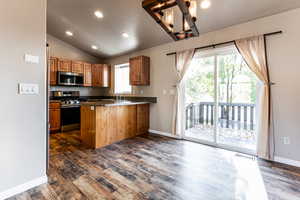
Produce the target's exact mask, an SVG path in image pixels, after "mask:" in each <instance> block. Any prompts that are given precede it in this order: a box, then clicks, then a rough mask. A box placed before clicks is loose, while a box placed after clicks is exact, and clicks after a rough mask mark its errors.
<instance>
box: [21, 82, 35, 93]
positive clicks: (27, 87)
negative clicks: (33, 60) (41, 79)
mask: <svg viewBox="0 0 300 200" xmlns="http://www.w3.org/2000/svg"><path fill="white" fill-rule="evenodd" d="M19 94H22V95H36V94H39V85H38V84H29V83H19Z"/></svg>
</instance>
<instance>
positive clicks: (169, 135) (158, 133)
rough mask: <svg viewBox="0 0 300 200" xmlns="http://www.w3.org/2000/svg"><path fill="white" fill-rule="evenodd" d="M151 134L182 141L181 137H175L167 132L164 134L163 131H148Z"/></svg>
mask: <svg viewBox="0 0 300 200" xmlns="http://www.w3.org/2000/svg"><path fill="white" fill-rule="evenodd" d="M148 132H149V133H152V134H156V135H162V136H166V137H170V138H176V139H181V138H180V137H178V136H176V135H173V134H172V133H166V132H162V131H156V130H151V129H149V130H148Z"/></svg>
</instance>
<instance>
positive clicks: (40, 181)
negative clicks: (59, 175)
mask: <svg viewBox="0 0 300 200" xmlns="http://www.w3.org/2000/svg"><path fill="white" fill-rule="evenodd" d="M47 182H48V178H47V176H42V177H40V178H37V179H34V180H31V181H29V182H27V183H23V184H21V185H18V186H16V187H13V188H10V189H8V190H6V191H3V192H0V200H3V199H6V198H9V197H12V196H14V195H17V194H19V193H22V192H25V191H27V190H29V189H31V188H34V187H36V186H39V185H41V184H44V183H47Z"/></svg>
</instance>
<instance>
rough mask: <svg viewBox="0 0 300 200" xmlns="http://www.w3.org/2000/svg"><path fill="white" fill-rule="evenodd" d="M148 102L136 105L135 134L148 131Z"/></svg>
mask: <svg viewBox="0 0 300 200" xmlns="http://www.w3.org/2000/svg"><path fill="white" fill-rule="evenodd" d="M149 114H150V111H149V104H141V105H137V135H140V134H145V133H148V130H149Z"/></svg>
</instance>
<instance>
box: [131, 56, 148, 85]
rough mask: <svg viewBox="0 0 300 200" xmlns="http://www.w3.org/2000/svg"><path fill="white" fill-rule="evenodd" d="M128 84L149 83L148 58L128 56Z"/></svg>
mask: <svg viewBox="0 0 300 200" xmlns="http://www.w3.org/2000/svg"><path fill="white" fill-rule="evenodd" d="M129 63H130V85H150V58H149V57H146V56H138V57H135V58H130V60H129Z"/></svg>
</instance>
